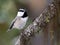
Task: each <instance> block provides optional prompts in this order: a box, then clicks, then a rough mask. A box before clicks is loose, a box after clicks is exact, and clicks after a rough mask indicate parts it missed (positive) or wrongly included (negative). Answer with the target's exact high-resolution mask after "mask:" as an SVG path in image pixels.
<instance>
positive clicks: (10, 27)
mask: <svg viewBox="0 0 60 45" xmlns="http://www.w3.org/2000/svg"><path fill="white" fill-rule="evenodd" d="M16 19H17V18H15V19H14V20H13V21H12V22H11V24H10V26H9V29H12V27H13V25H14V23H15V21H16Z"/></svg>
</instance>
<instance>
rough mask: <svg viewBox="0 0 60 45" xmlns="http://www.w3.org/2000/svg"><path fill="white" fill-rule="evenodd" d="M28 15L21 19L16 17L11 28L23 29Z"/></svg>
mask: <svg viewBox="0 0 60 45" xmlns="http://www.w3.org/2000/svg"><path fill="white" fill-rule="evenodd" d="M27 19H28V17H26V18H24V19H23V18H21V19H17V20H16V22H15V23H14V26H13V28H17V29H23V28H24V27H25V25H26V22H27Z"/></svg>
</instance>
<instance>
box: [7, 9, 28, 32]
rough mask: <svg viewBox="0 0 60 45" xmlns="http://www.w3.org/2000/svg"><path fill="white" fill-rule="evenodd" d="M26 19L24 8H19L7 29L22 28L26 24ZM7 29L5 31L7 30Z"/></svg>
mask: <svg viewBox="0 0 60 45" xmlns="http://www.w3.org/2000/svg"><path fill="white" fill-rule="evenodd" d="M27 20H28V15H27V12H26V10H24V9H19V11H18V13H17V16H16V17H15V19H14V20H13V21H12V22H11V24H10V27H9V29H8V31H10V30H11V29H13V28H16V29H19V30H20V29H23V28H24V26H25V25H26V22H27ZM8 31H7V32H8Z"/></svg>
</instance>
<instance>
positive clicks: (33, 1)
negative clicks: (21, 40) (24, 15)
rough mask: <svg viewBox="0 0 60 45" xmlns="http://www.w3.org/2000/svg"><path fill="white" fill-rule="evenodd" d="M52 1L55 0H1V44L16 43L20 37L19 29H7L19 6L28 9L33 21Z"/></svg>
mask: <svg viewBox="0 0 60 45" xmlns="http://www.w3.org/2000/svg"><path fill="white" fill-rule="evenodd" d="M51 1H53V0H0V45H14V43H15V40H16V39H17V38H18V37H17V36H18V35H19V30H17V29H16V30H15V29H14V30H12V31H11V32H8V33H7V32H6V31H7V29H8V27H9V25H10V23H11V21H12V20H13V19H14V18H15V16H16V14H17V12H18V9H19V8H24V9H26V10H27V12H28V15H29V18H30V19H31V20H32V21H33V20H34V19H35V18H36V17H37V16H39V14H40V13H41V12H42V11H43V10H44V9H45V8H46V7H47V5H48V4H49V3H50V2H51ZM59 21H60V20H59ZM58 32H59V31H58ZM59 36H60V35H59ZM15 37H17V38H16V39H15Z"/></svg>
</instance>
